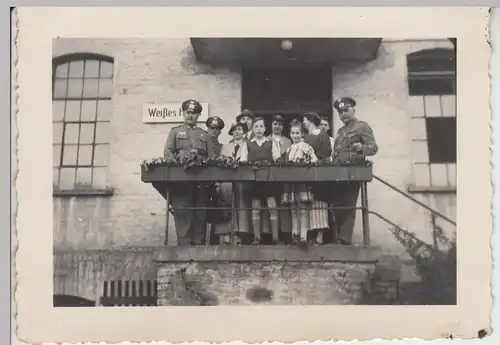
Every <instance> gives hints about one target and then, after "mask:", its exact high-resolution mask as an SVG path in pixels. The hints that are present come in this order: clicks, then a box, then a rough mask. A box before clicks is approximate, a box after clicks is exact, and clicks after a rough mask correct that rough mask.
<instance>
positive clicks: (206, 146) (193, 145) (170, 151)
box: [163, 124, 215, 160]
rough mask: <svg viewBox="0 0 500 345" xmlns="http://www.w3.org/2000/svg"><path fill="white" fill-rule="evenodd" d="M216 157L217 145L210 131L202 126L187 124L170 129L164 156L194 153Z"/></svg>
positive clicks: (174, 156) (173, 156)
mask: <svg viewBox="0 0 500 345" xmlns="http://www.w3.org/2000/svg"><path fill="white" fill-rule="evenodd" d="M195 154H196V155H200V156H204V157H208V158H215V145H214V143H213V139H212V138H211V137H210V136H209V135H208V133H207V132H206V131H205V130H203V129H201V128H200V127H196V126H194V127H189V126H187V125H185V124H182V125H180V126H176V127H174V128H172V129H171V130H170V132H169V133H168V137H167V142H166V144H165V149H164V151H163V155H164V158H165V159H166V160H171V159H174V158H184V157H190V156H193V155H195Z"/></svg>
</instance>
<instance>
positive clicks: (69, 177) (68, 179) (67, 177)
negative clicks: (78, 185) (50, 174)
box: [59, 168, 75, 189]
mask: <svg viewBox="0 0 500 345" xmlns="http://www.w3.org/2000/svg"><path fill="white" fill-rule="evenodd" d="M74 187H75V168H61V171H60V177H59V188H60V189H73V188H74Z"/></svg>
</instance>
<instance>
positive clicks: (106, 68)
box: [101, 61, 113, 78]
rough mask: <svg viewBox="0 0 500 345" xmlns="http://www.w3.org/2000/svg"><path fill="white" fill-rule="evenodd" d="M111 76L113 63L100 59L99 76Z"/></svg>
mask: <svg viewBox="0 0 500 345" xmlns="http://www.w3.org/2000/svg"><path fill="white" fill-rule="evenodd" d="M112 77H113V63H111V62H107V61H101V78H112Z"/></svg>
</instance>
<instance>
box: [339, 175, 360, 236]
mask: <svg viewBox="0 0 500 345" xmlns="http://www.w3.org/2000/svg"><path fill="white" fill-rule="evenodd" d="M360 187H361V184H360V183H359V182H345V183H339V184H338V185H337V186H335V192H334V193H335V202H334V206H335V207H353V208H354V207H356V204H357V201H358V196H359V189H360ZM356 211H357V210H356V209H341V210H335V211H334V215H335V223H336V228H337V234H336V235H337V236H336V237H337V239H338V240H340V241H341V242H343V243H346V244H351V241H352V234H353V231H354V223H355V221H356Z"/></svg>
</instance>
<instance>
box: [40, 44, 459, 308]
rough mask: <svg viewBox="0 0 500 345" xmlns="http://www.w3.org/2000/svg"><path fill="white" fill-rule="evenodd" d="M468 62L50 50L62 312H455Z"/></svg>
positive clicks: (56, 297)
mask: <svg viewBox="0 0 500 345" xmlns="http://www.w3.org/2000/svg"><path fill="white" fill-rule="evenodd" d="M457 46H458V47H459V46H460V40H459V39H456V38H455V37H435V38H420V39H415V38H412V37H408V38H406V39H405V38H397V39H395V38H383V37H261V38H253V37H198V36H196V37H195V36H193V37H183V38H54V39H53V41H52V81H51V83H52V84H51V85H52V152H53V156H52V172H53V181H52V187H53V192H52V202H53V306H54V307H119V306H122V307H145V306H147V307H152V306H158V307H162V306H224V305H233V306H238V305H239V306H241V305H260V306H266V305H400V306H401V305H456V304H457V278H456V276H457V273H456V272H457V260H456V258H457V253H456V250H457V249H456V246H457V236H456V234H457V228H456V226H457V215H456V213H457V212H456V208H457V98H456V94H457V53H456V51H457ZM47 82H49V81H47Z"/></svg>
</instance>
